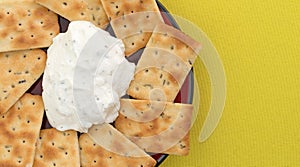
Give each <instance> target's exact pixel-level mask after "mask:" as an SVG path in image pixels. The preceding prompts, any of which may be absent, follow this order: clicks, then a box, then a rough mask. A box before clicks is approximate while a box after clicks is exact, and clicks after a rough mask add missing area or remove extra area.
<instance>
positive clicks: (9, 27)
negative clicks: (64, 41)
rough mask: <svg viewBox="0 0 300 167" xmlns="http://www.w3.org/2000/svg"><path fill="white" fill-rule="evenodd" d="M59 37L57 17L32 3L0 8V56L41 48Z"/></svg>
mask: <svg viewBox="0 0 300 167" xmlns="http://www.w3.org/2000/svg"><path fill="white" fill-rule="evenodd" d="M58 33H59V24H58V17H57V15H56V14H55V13H53V12H52V11H49V10H48V9H47V8H45V7H43V6H41V5H38V4H36V3H34V2H29V1H28V2H19V3H13V2H9V1H7V2H5V3H2V4H1V5H0V52H6V51H15V50H25V49H33V48H44V47H48V46H50V45H51V44H52V39H53V38H54V37H55V36H56V35H57V34H58Z"/></svg>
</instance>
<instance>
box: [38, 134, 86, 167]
mask: <svg viewBox="0 0 300 167" xmlns="http://www.w3.org/2000/svg"><path fill="white" fill-rule="evenodd" d="M33 166H34V167H35V166H36V167H46V166H64V167H68V166H70V167H79V166H80V158H79V144H78V136H77V132H76V131H73V130H69V131H64V132H61V131H58V130H56V129H54V128H51V129H43V130H41V132H40V137H39V140H38V141H37V148H36V153H35V158H34V164H33Z"/></svg>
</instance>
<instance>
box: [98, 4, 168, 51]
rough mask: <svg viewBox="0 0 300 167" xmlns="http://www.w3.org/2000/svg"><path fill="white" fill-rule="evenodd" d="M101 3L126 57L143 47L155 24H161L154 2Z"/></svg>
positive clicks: (161, 20)
mask: <svg viewBox="0 0 300 167" xmlns="http://www.w3.org/2000/svg"><path fill="white" fill-rule="evenodd" d="M101 1H102V4H103V7H104V10H105V12H106V13H107V15H108V18H109V20H110V21H111V22H110V23H111V25H112V28H113V30H114V32H115V35H116V36H117V37H118V38H119V39H122V40H123V43H124V45H125V55H126V56H130V55H131V54H133V53H134V52H136V51H137V50H139V49H141V48H143V47H145V46H146V44H147V42H148V40H149V38H150V36H151V33H152V31H153V29H154V27H155V26H156V24H158V23H162V22H163V19H162V17H161V15H160V13H159V8H158V6H157V4H156V1H155V0H130V1H124V0H101Z"/></svg>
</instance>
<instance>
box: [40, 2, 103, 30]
mask: <svg viewBox="0 0 300 167" xmlns="http://www.w3.org/2000/svg"><path fill="white" fill-rule="evenodd" d="M36 2H37V3H39V4H41V5H43V6H45V7H47V8H49V9H50V10H52V11H54V12H55V13H58V14H59V15H61V16H62V17H64V18H66V19H68V20H70V21H77V20H85V21H90V22H92V23H93V24H94V25H95V26H98V27H100V28H103V29H105V28H106V27H107V25H108V18H107V15H106V13H105V11H104V9H103V7H102V4H101V1H100V0H36Z"/></svg>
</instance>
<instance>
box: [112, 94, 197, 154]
mask: <svg viewBox="0 0 300 167" xmlns="http://www.w3.org/2000/svg"><path fill="white" fill-rule="evenodd" d="M121 101H122V102H121V108H120V114H119V116H118V118H117V120H116V121H115V126H116V128H117V129H118V130H119V131H120V132H122V133H123V134H125V135H126V136H127V137H128V138H129V139H130V140H131V141H133V142H134V143H135V144H137V145H138V146H139V147H141V148H142V149H144V150H145V151H147V152H153V153H168V154H176V155H187V154H188V152H189V133H188V132H189V130H190V127H191V123H192V112H193V106H192V105H190V104H179V103H170V102H159V103H160V104H161V105H162V107H161V108H163V111H162V112H161V114H160V115H159V116H158V117H157V118H156V119H153V120H151V121H148V122H142V121H136V120H133V119H131V117H129V116H128V115H129V114H128V113H132V115H134V114H136V115H137V117H142V115H143V114H147V112H149V111H151V110H149V108H151V103H152V102H151V101H149V100H132V99H121ZM124 103H127V104H130V103H132V107H128V105H124ZM156 103H157V102H156ZM149 104H150V105H149ZM145 105H147V106H148V108H147V107H140V106H145ZM125 106H126V107H125ZM123 110H124V111H123Z"/></svg>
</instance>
